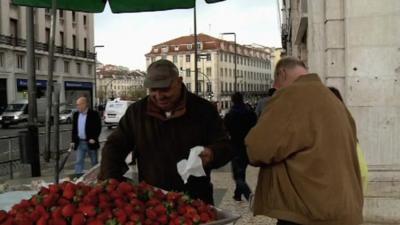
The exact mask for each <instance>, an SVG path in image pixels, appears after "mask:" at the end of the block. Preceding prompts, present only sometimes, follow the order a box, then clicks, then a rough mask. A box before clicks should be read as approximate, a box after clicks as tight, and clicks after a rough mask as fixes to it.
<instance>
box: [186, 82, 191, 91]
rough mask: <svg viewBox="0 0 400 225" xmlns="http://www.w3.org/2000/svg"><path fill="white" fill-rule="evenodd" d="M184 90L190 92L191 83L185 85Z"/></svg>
mask: <svg viewBox="0 0 400 225" xmlns="http://www.w3.org/2000/svg"><path fill="white" fill-rule="evenodd" d="M186 88H187V90H188V91H192V84H191V83H186Z"/></svg>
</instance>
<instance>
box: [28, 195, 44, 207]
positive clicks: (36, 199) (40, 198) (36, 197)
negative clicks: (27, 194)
mask: <svg viewBox="0 0 400 225" xmlns="http://www.w3.org/2000/svg"><path fill="white" fill-rule="evenodd" d="M42 201H43V196H41V195H34V196H32V198H31V202H32V204H34V205H39V204H41V203H42Z"/></svg>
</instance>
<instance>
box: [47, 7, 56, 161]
mask: <svg viewBox="0 0 400 225" xmlns="http://www.w3.org/2000/svg"><path fill="white" fill-rule="evenodd" d="M51 6H52V8H51V27H50V29H51V32H50V43H49V62H48V64H49V66H48V69H49V70H48V73H49V74H48V80H47V110H46V147H45V154H44V160H45V161H46V162H49V161H50V157H51V153H50V147H51V141H50V139H51V123H52V121H51V109H52V105H53V102H52V100H53V99H52V95H53V70H54V47H55V46H54V40H55V35H56V22H57V21H56V20H57V0H52V5H51ZM54 119H56V118H54Z"/></svg>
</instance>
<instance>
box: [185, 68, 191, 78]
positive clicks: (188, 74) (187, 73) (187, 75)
mask: <svg viewBox="0 0 400 225" xmlns="http://www.w3.org/2000/svg"><path fill="white" fill-rule="evenodd" d="M186 77H190V69H186Z"/></svg>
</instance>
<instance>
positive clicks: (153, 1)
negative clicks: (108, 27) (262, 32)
mask: <svg viewBox="0 0 400 225" xmlns="http://www.w3.org/2000/svg"><path fill="white" fill-rule="evenodd" d="M219 1H223V0H206V2H208V3H213V2H219ZM12 2H13V3H14V4H16V5H23V6H31V7H38V8H51V4H52V0H12ZM106 2H107V0H57V9H65V10H72V11H83V12H91V13H96V12H103V10H104V7H105V4H106ZM108 2H109V4H110V7H111V11H112V12H113V13H123V12H147V11H162V10H169V9H189V8H193V7H194V5H195V3H196V1H195V0H109V1H108Z"/></svg>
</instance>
